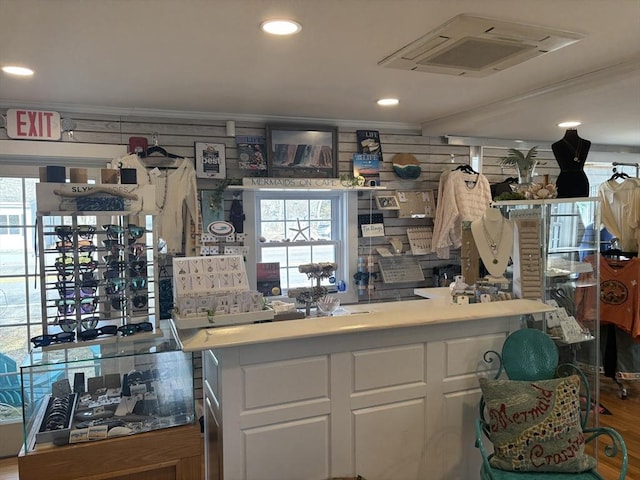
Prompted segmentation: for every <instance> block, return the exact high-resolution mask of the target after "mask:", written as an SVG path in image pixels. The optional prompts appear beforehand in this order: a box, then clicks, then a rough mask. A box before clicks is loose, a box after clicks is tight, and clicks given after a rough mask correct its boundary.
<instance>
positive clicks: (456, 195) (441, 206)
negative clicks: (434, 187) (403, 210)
mask: <svg viewBox="0 0 640 480" xmlns="http://www.w3.org/2000/svg"><path fill="white" fill-rule="evenodd" d="M445 173H446V177H444V180H442V177H441V184H440V186H439V188H438V205H437V206H436V217H435V219H434V222H433V236H432V240H431V251H433V252H435V253H436V255H437V256H438V257H439V258H449V249H450V248H460V246H461V245H462V222H465V221H470V222H472V221H474V220H477V219H479V218H480V217H482V215H483V214H484V212H485V210H486V209H487V208H489V204H490V203H491V186H490V185H489V181H488V180H487V177H485V176H484V175H482V174H481V173H480V174H468V173H465V172H463V171H462V170H453V171H451V172H448V173H447V172H445ZM443 175H444V173H443Z"/></svg>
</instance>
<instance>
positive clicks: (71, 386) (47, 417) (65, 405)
mask: <svg viewBox="0 0 640 480" xmlns="http://www.w3.org/2000/svg"><path fill="white" fill-rule="evenodd" d="M160 331H164V332H170V331H171V329H170V328H168V327H166V328H161V329H160ZM192 360H193V359H192V354H190V353H185V352H183V351H181V350H180V349H179V347H178V345H177V343H176V341H175V339H174V338H173V337H171V336H170V333H167V334H166V336H163V337H146V336H144V335H137V338H136V335H132V336H131V337H130V338H128V341H127V342H114V343H103V344H94V345H92V346H91V347H89V348H73V349H54V350H43V351H37V352H36V351H34V352H32V353H31V354H30V356H29V357H28V358H27V361H26V362H25V364H24V365H23V366H22V367H21V369H20V375H21V379H22V395H23V399H24V401H23V415H24V449H23V452H24V453H25V454H26V455H28V454H29V453H31V452H34V451H39V450H40V449H42V448H43V447H47V446H51V445H58V446H60V445H67V444H73V443H82V442H89V441H95V440H102V439H106V438H113V437H117V436H130V435H134V434H137V433H141V432H149V431H154V430H159V429H164V428H167V427H173V426H177V425H186V424H190V423H193V422H194V416H195V404H194V388H193V363H192Z"/></svg>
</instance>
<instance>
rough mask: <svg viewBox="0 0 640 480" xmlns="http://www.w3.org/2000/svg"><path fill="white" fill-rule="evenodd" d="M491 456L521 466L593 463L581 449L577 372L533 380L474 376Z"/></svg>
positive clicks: (581, 467) (505, 465)
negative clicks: (550, 378)
mask: <svg viewBox="0 0 640 480" xmlns="http://www.w3.org/2000/svg"><path fill="white" fill-rule="evenodd" d="M480 387H481V388H482V393H483V395H484V401H485V403H486V418H487V421H488V422H489V429H490V437H491V441H492V443H493V447H494V452H495V453H494V456H493V457H492V458H491V460H490V463H491V465H492V466H493V467H496V468H499V469H502V470H511V471H521V472H582V471H585V470H589V469H591V468H593V467H594V466H595V459H593V458H592V457H590V456H589V455H585V453H584V436H583V434H582V427H581V425H580V396H579V392H580V378H579V377H578V376H577V375H572V376H570V377H563V378H556V379H552V380H539V381H513V380H491V379H487V378H480Z"/></svg>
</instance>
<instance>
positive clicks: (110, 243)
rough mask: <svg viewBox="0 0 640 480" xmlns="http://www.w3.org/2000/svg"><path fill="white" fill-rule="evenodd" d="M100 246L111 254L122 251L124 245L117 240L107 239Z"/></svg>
mask: <svg viewBox="0 0 640 480" xmlns="http://www.w3.org/2000/svg"><path fill="white" fill-rule="evenodd" d="M102 244H103V245H104V247H105V248H106V249H107V250H111V251H112V252H113V251H114V250H115V251H117V250H124V245H123V244H122V243H120V242H118V240H115V239H113V238H108V239H106V240H103V241H102Z"/></svg>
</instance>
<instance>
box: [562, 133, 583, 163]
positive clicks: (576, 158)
mask: <svg viewBox="0 0 640 480" xmlns="http://www.w3.org/2000/svg"><path fill="white" fill-rule="evenodd" d="M562 141H563V142H564V143H566V144H567V145H568V146H569V148H570V149H571V150H573V161H574V162H576V163H579V162H580V150H581V149H582V140H581V139H578V144H577V145H576V146H575V147H574V146H573V145H571V143H570V142H569V141H568V140H567V139H566V138H563V139H562Z"/></svg>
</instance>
